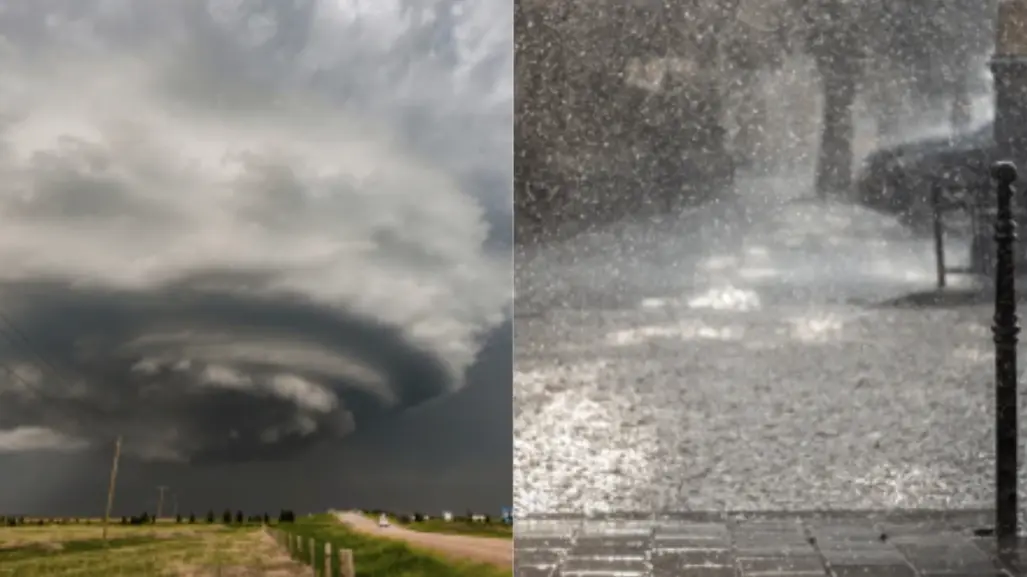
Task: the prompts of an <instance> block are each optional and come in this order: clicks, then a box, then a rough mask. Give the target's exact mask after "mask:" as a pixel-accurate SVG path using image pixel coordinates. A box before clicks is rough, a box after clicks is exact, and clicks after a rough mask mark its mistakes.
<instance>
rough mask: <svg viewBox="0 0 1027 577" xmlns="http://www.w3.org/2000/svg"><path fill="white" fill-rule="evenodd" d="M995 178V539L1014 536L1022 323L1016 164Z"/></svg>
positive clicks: (1004, 166)
mask: <svg viewBox="0 0 1027 577" xmlns="http://www.w3.org/2000/svg"><path fill="white" fill-rule="evenodd" d="M992 176H993V177H994V178H995V180H997V181H998V206H997V208H998V210H997V213H996V217H995V244H996V259H995V260H996V262H995V317H994V323H993V324H992V329H991V330H992V333H993V334H994V338H995V535H996V537H997V538H998V539H999V540H1007V539H1010V538H1015V537H1016V534H1017V514H1018V507H1017V487H1016V485H1017V469H1018V467H1017V458H1018V454H1017V453H1018V451H1019V447H1018V445H1019V443H1018V442H1017V434H1018V429H1017V392H1016V379H1017V374H1016V344H1017V336H1018V334H1019V333H1020V327H1019V324H1018V319H1017V316H1016V264H1015V261H1014V258H1013V257H1014V254H1013V253H1014V244H1015V242H1016V222H1015V220H1014V218H1013V207H1012V204H1013V182H1015V181H1016V166H1015V165H1014V164H1013V163H1012V162H999V163H996V164H995V165H994V166H993V167H992Z"/></svg>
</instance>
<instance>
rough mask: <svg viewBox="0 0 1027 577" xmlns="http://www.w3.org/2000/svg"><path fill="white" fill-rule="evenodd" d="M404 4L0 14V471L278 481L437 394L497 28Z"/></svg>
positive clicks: (464, 6) (481, 283)
mask: <svg viewBox="0 0 1027 577" xmlns="http://www.w3.org/2000/svg"><path fill="white" fill-rule="evenodd" d="M411 4H417V5H418V6H416V7H414V6H406V5H404V4H403V3H394V2H389V1H386V0H377V1H375V2H366V3H360V2H250V1H244V0H238V1H235V2H228V1H213V0H212V1H209V2H203V1H197V0H189V1H183V2H130V1H120V2H119V1H100V0H95V1H94V0H89V1H84V0H75V1H71V0H68V1H64V2H40V1H23V2H8V3H5V6H4V8H3V9H2V10H0V312H2V313H3V316H4V317H5V319H4V321H5V322H2V323H0V330H2V332H3V334H4V338H3V339H2V340H0V347H2V348H0V354H2V362H3V365H4V368H5V370H4V371H2V372H0V450H2V451H16V450H31V449H39V448H52V449H62V450H78V449H83V448H87V447H90V446H92V447H97V446H105V445H104V444H105V443H106V442H108V441H109V440H111V439H113V437H114V436H116V435H119V434H122V435H124V437H125V447H126V450H127V451H129V452H131V453H133V454H135V455H136V456H139V457H142V458H146V459H153V460H176V461H186V460H188V461H193V462H198V461H223V460H235V459H262V458H274V457H277V456H284V455H286V454H289V453H291V452H294V451H297V450H300V449H301V448H303V447H304V446H309V445H312V444H314V443H317V442H323V441H326V440H330V439H333V438H341V437H343V436H345V435H346V434H348V433H350V432H351V431H353V430H354V429H355V428H359V427H360V426H361V424H362V423H366V422H367V421H369V420H374V419H377V418H380V416H382V415H389V414H395V413H397V412H400V411H402V410H403V409H405V408H408V407H411V406H414V405H417V404H420V403H423V402H425V401H428V400H430V399H433V398H436V397H439V396H440V395H444V394H446V393H447V392H450V391H452V390H455V389H456V388H459V387H460V386H461V384H462V379H463V373H464V371H465V369H466V368H467V367H468V366H469V365H470V364H471V363H473V362H474V359H475V356H476V354H477V352H478V349H479V346H480V339H481V337H482V336H483V335H484V334H485V333H487V332H488V331H489V330H490V329H493V328H495V327H496V326H498V325H499V324H500V323H501V322H502V321H503V320H504V318H505V317H506V315H507V314H508V310H507V309H508V307H509V301H510V296H511V288H510V287H511V280H510V273H509V270H510V268H509V260H508V259H509V256H508V254H509V253H508V251H507V250H505V249H502V247H503V246H504V245H506V244H508V243H507V242H506V241H505V240H504V239H499V241H498V243H497V239H496V235H497V234H500V235H502V234H505V231H504V230H503V229H502V227H498V226H497V225H499V224H502V223H504V222H505V221H506V220H508V219H509V212H504V211H509V210H510V209H509V201H508V199H509V198H510V191H509V183H510V181H511V178H512V176H511V173H512V168H511V165H510V160H509V159H510V158H512V137H511V136H510V134H511V130H510V129H509V128H508V127H510V126H512V107H511V96H510V95H511V94H512V90H511V87H510V86H509V84H508V83H509V82H510V77H511V74H510V72H509V68H510V67H511V66H512V51H511V49H510V29H511V25H510V24H509V22H510V19H511V18H512V15H511V14H509V10H507V11H506V12H504V13H494V12H492V11H490V9H488V7H486V6H476V3H475V2H459V1H451V2H417V3H411ZM492 10H494V8H493V9H492ZM504 22H505V23H506V24H505V25H504ZM504 82H505V83H507V84H505V85H504ZM483 183H484V184H483ZM497 183H498V184H497ZM497 246H499V247H500V248H499V249H497V248H496V247H497ZM12 327H13V328H12Z"/></svg>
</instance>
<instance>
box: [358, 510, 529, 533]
mask: <svg viewBox="0 0 1027 577" xmlns="http://www.w3.org/2000/svg"><path fill="white" fill-rule="evenodd" d="M364 516H365V517H367V518H368V519H371V520H372V521H374V522H375V523H377V522H378V516H377V515H374V514H371V513H364ZM389 522H390V523H392V524H393V525H397V526H399V527H405V528H407V529H410V530H413V531H422V532H424V533H442V534H446V535H467V536H469V537H489V538H492V539H513V525H507V524H505V523H497V522H492V523H475V522H473V521H466V520H453V521H444V520H442V519H430V520H428V521H417V522H410V523H408V522H406V521H401V520H399V519H393V518H391V517H390V518H389Z"/></svg>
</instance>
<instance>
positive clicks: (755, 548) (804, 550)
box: [735, 543, 817, 557]
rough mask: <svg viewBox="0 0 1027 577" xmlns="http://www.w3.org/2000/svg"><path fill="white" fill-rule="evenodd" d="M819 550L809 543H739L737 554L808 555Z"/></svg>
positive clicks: (746, 555) (758, 555) (741, 555)
mask: <svg viewBox="0 0 1027 577" xmlns="http://www.w3.org/2000/svg"><path fill="white" fill-rule="evenodd" d="M816 552H817V550H816V549H814V548H813V546H812V545H810V544H809V543H795V544H786V543H764V544H761V545H742V544H738V545H737V546H736V548H735V554H736V555H737V556H738V557H774V556H779V557H806V556H809V555H814V554H816Z"/></svg>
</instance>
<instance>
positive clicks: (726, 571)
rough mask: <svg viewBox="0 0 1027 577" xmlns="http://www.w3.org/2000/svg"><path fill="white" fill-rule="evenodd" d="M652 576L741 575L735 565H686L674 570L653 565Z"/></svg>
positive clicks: (724, 576)
mask: <svg viewBox="0 0 1027 577" xmlns="http://www.w3.org/2000/svg"><path fill="white" fill-rule="evenodd" d="M652 577H739V574H738V570H737V569H736V568H735V567H717V566H702V565H685V566H681V567H677V568H675V569H672V570H667V569H657V568H656V567H653V574H652Z"/></svg>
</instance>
